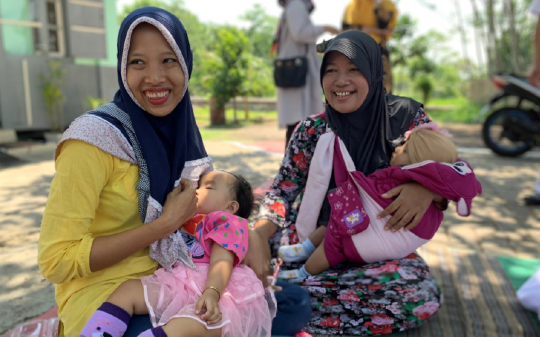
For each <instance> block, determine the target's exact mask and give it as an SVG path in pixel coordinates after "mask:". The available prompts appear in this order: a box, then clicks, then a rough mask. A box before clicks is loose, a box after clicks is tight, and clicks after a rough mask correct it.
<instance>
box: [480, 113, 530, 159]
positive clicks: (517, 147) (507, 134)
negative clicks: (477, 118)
mask: <svg viewBox="0 0 540 337" xmlns="http://www.w3.org/2000/svg"><path fill="white" fill-rule="evenodd" d="M509 117H512V118H519V119H521V120H522V121H523V122H526V123H531V122H533V121H537V120H538V117H537V116H536V114H533V113H531V112H528V111H523V110H519V109H516V108H502V109H499V110H496V111H494V112H492V113H491V114H490V115H489V116H488V117H487V118H486V120H485V122H484V126H483V128H482V136H483V138H484V143H485V144H486V146H487V147H488V148H490V149H491V150H492V151H493V152H495V153H496V154H498V155H501V156H505V157H517V156H520V155H522V154H524V153H525V152H527V151H529V150H530V149H532V148H533V146H534V139H533V138H532V137H528V138H527V139H523V136H522V135H520V134H516V133H515V132H513V131H512V130H508V129H507V128H505V126H504V125H503V124H504V122H505V120H506V119H507V118H509Z"/></svg>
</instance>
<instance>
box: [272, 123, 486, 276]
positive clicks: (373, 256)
mask: <svg viewBox="0 0 540 337" xmlns="http://www.w3.org/2000/svg"><path fill="white" fill-rule="evenodd" d="M448 136H449V135H447V134H445V133H444V132H442V131H440V130H439V129H438V128H437V126H436V125H435V124H434V123H432V124H424V125H422V126H421V127H418V128H417V129H414V130H413V131H411V132H408V133H407V134H406V135H405V137H406V138H405V142H404V144H402V145H400V146H398V147H396V149H395V151H394V154H393V156H392V158H391V160H390V166H391V167H388V168H384V169H381V170H379V171H376V172H374V173H372V174H370V175H369V176H365V175H364V174H363V173H362V172H358V171H354V170H351V169H350V167H351V164H349V165H347V164H346V161H347V160H346V159H345V158H347V157H348V154H347V153H346V149H345V148H344V146H341V145H340V143H341V141H340V140H339V138H338V137H337V136H336V139H335V142H334V154H333V164H334V167H333V168H334V170H333V171H334V177H335V181H336V184H337V188H336V189H335V190H333V191H331V192H330V193H329V194H328V200H329V202H330V206H331V214H330V221H329V223H328V228H327V227H326V226H320V227H319V228H317V229H316V230H315V231H314V232H313V233H312V234H311V235H310V236H309V238H307V239H306V240H304V241H303V242H302V243H301V244H297V245H292V246H282V247H280V249H279V252H278V253H279V255H280V257H281V258H282V259H283V260H284V261H285V262H300V261H304V260H306V259H307V262H306V264H305V265H304V266H302V267H301V268H300V269H295V270H283V271H281V272H280V273H279V275H278V277H280V278H305V277H308V276H312V275H316V274H320V273H322V272H323V271H325V270H326V269H328V268H329V267H337V266H338V265H339V264H341V263H344V262H347V261H349V262H353V263H360V264H366V263H372V262H376V261H383V260H392V259H400V258H403V257H405V256H407V255H408V254H410V253H412V252H414V251H415V250H416V249H417V248H418V247H420V246H422V245H423V244H425V243H426V242H428V241H429V240H430V239H431V238H433V236H434V235H435V232H436V231H437V229H438V228H439V226H440V224H441V222H442V219H443V213H442V211H441V210H440V209H439V208H438V207H437V206H436V205H435V204H431V206H430V207H429V208H428V209H427V211H426V212H425V214H424V215H423V217H422V219H421V220H420V221H419V223H418V225H417V226H416V227H414V228H413V229H411V230H410V231H409V230H407V228H405V230H403V231H396V230H392V231H388V230H387V229H388V225H387V221H388V220H389V218H390V216H387V217H384V218H379V217H378V214H380V213H381V212H382V211H383V209H384V208H386V207H388V206H389V205H390V204H391V203H392V201H393V200H392V199H388V198H383V197H382V195H383V194H385V193H386V192H388V191H389V190H391V189H393V188H395V187H397V186H400V185H402V184H405V183H408V182H411V181H415V182H417V183H419V184H421V185H423V186H424V187H427V188H428V189H429V190H431V191H432V192H434V193H435V194H437V195H439V196H440V197H442V198H446V199H448V200H453V201H455V202H456V203H457V210H458V214H460V215H462V216H468V215H469V214H470V208H471V203H472V199H473V198H474V197H476V195H477V194H480V193H481V192H482V187H481V185H480V183H479V182H478V180H477V179H476V177H475V175H474V172H473V171H472V169H471V168H470V167H469V166H468V164H467V163H465V162H462V161H458V162H456V161H457V160H458V157H457V149H456V147H455V145H454V144H453V143H452V142H451V141H450V140H449V139H448ZM352 167H354V164H352ZM304 200H305V199H304ZM411 220H412V219H411ZM301 226H302V223H301V222H297V224H296V227H297V229H298V230H299V231H300V230H301V229H302V228H300V227H301Z"/></svg>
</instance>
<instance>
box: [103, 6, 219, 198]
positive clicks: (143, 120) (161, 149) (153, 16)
mask: <svg viewBox="0 0 540 337" xmlns="http://www.w3.org/2000/svg"><path fill="white" fill-rule="evenodd" d="M143 22H144V23H150V24H152V25H153V26H155V27H156V28H158V30H160V31H161V32H162V34H163V35H164V37H165V39H166V40H168V41H169V43H170V44H171V48H172V49H173V51H174V52H175V53H176V54H177V57H178V62H179V63H180V64H181V66H182V69H183V70H184V75H185V77H186V83H185V84H186V88H185V89H184V90H185V93H184V96H183V97H182V99H181V101H180V103H178V105H177V106H176V107H175V108H174V110H173V111H172V112H171V113H170V114H169V115H167V116H164V117H155V116H152V115H150V114H149V113H147V112H146V111H144V110H143V109H142V108H141V107H140V105H139V104H138V103H137V102H136V101H135V99H134V96H133V95H132V94H131V91H130V90H129V88H128V87H127V82H125V77H124V78H123V77H122V72H123V71H124V74H125V73H126V72H125V71H126V66H127V65H126V64H124V67H122V66H123V64H122V62H126V61H127V54H128V52H129V45H127V44H126V39H129V40H128V43H129V42H130V41H131V33H132V32H133V29H134V28H135V27H136V26H137V25H138V24H140V23H143ZM135 23H136V25H134V24H135ZM132 26H133V27H132ZM128 35H129V36H128ZM175 44H176V46H175ZM176 47H177V48H176ZM117 48H118V54H117V59H118V66H117V71H118V84H119V86H120V89H119V90H118V91H117V92H116V95H115V96H114V100H113V103H114V104H116V105H117V106H118V107H119V108H120V109H122V110H123V111H125V112H126V113H127V114H128V115H129V117H130V119H131V123H132V125H133V128H134V130H135V133H136V135H137V140H138V142H139V144H140V147H141V150H142V154H143V157H144V159H145V161H146V164H147V165H148V171H149V176H150V195H151V196H152V198H154V199H155V200H156V201H158V202H159V203H160V204H161V205H163V204H164V202H165V199H166V197H167V194H168V193H169V192H170V191H171V190H172V189H173V188H174V183H175V181H176V180H178V179H179V178H180V176H181V173H182V170H183V168H184V165H185V163H186V162H188V161H193V160H198V159H202V158H205V157H207V156H208V155H207V154H206V150H205V149H204V145H203V142H202V139H201V134H200V132H199V129H198V127H197V124H196V123H195V117H194V115H193V107H192V106H191V99H190V97H189V90H187V80H188V79H189V78H190V77H191V71H192V67H193V55H192V53H191V48H190V45H189V40H188V36H187V32H186V30H185V28H184V26H183V25H182V22H180V20H179V19H178V18H177V17H176V16H175V15H173V14H171V13H169V12H168V11H166V10H164V9H161V8H156V7H144V8H140V9H137V10H135V11H133V12H131V13H130V14H129V15H128V16H127V17H126V18H125V19H124V21H123V22H122V25H121V26H120V31H119V33H118V44H117ZM178 54H180V55H178ZM186 72H187V73H186Z"/></svg>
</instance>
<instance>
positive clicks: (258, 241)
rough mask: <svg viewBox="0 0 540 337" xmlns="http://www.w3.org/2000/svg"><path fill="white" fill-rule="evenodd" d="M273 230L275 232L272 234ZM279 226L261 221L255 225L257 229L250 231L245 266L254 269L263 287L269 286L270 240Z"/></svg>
mask: <svg viewBox="0 0 540 337" xmlns="http://www.w3.org/2000/svg"><path fill="white" fill-rule="evenodd" d="M272 230H273V232H272ZM276 230H277V226H276V225H275V224H274V223H272V222H270V221H268V220H260V221H259V222H257V223H256V224H255V229H252V230H250V231H249V237H248V240H249V246H248V251H247V254H246V257H245V258H244V260H243V261H242V263H243V264H245V265H246V266H248V267H250V268H251V269H253V272H255V275H257V277H258V278H259V280H261V282H262V283H263V286H264V287H265V288H266V287H267V286H268V275H270V246H269V245H268V239H269V238H270V236H271V235H272V234H273V233H275V231H276Z"/></svg>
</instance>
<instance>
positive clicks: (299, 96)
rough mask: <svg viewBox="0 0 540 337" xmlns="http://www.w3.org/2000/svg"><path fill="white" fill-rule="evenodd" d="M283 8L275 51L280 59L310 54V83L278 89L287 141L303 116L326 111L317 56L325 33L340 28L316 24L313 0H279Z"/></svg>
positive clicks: (278, 101) (280, 112) (280, 116)
mask: <svg viewBox="0 0 540 337" xmlns="http://www.w3.org/2000/svg"><path fill="white" fill-rule="evenodd" d="M278 4H279V5H280V6H281V7H283V14H282V15H281V19H280V20H279V24H278V28H277V32H276V37H275V39H274V44H273V46H272V51H271V54H273V52H274V51H275V50H277V59H278V60H280V59H290V58H294V57H306V59H307V78H306V84H305V86H303V87H298V88H280V87H278V88H277V110H278V116H279V127H280V128H285V127H286V128H287V133H286V143H285V147H286V146H287V144H289V139H290V138H291V135H292V133H293V131H294V128H295V127H296V125H297V124H298V122H299V121H301V120H302V119H304V118H306V117H308V116H310V115H311V114H313V112H314V111H322V110H323V101H322V89H321V86H320V84H319V82H320V77H319V68H320V65H321V63H320V61H319V58H318V57H317V49H316V43H317V39H318V37H319V36H320V35H322V34H323V33H325V32H328V33H330V34H338V33H339V31H338V29H337V28H334V27H329V26H315V25H314V24H313V23H312V22H311V19H310V17H309V16H310V14H311V12H313V10H314V9H315V6H314V5H313V2H312V1H311V0H278Z"/></svg>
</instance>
